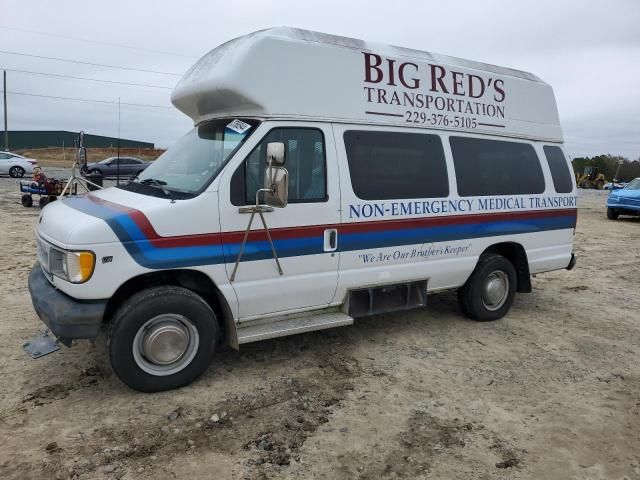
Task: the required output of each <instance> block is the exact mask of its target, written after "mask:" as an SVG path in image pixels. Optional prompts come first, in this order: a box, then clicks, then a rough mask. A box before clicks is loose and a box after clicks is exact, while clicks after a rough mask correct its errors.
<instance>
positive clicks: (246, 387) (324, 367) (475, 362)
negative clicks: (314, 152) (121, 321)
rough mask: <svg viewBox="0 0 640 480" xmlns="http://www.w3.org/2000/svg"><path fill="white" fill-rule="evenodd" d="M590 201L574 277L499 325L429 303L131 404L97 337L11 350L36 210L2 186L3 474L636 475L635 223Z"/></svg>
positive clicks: (639, 335)
mask: <svg viewBox="0 0 640 480" xmlns="http://www.w3.org/2000/svg"><path fill="white" fill-rule="evenodd" d="M47 170H48V173H49V174H51V175H55V174H62V173H64V172H63V171H60V172H57V171H56V172H54V171H53V169H47ZM605 197H606V194H605V193H604V192H590V191H589V192H580V199H579V206H580V212H579V217H578V228H577V232H576V246H575V249H576V253H577V254H578V256H579V259H578V264H577V267H576V268H575V269H574V270H573V271H571V272H568V271H558V272H553V273H549V274H544V275H538V276H537V277H536V278H534V279H533V293H531V294H520V295H518V296H517V298H516V302H515V304H514V307H513V309H512V311H511V313H510V314H509V315H508V316H507V317H506V318H504V319H502V320H500V321H497V322H492V323H476V322H472V321H469V320H466V319H465V318H463V317H462V315H461V313H460V311H459V309H458V306H457V303H456V297H455V294H454V293H444V294H438V295H433V296H430V297H429V298H430V305H429V306H428V307H427V308H426V309H422V310H416V311H412V312H409V313H400V314H390V315H381V316H376V317H373V318H370V319H367V320H363V321H358V322H357V323H356V325H354V326H351V327H344V328H340V329H336V330H330V331H324V332H317V333H310V334H304V335H298V336H294V337H289V338H283V339H276V340H269V341H264V342H260V343H256V344H250V345H248V346H246V347H243V348H242V350H241V351H240V352H234V351H232V350H229V349H227V348H222V349H220V350H219V351H218V352H217V353H216V355H215V358H214V361H213V362H212V364H211V367H210V368H209V370H208V371H207V373H206V374H205V375H204V376H203V377H202V378H201V379H200V380H198V381H197V382H195V383H194V384H193V385H191V386H189V387H186V388H183V389H180V390H177V391H172V392H165V393H161V394H140V393H137V392H134V391H132V390H130V389H128V388H127V387H125V386H124V385H123V384H122V383H120V382H119V381H118V380H117V378H115V376H114V375H113V374H112V373H111V371H110V369H109V367H108V364H107V360H106V356H105V353H104V343H103V342H101V341H98V342H97V343H96V344H95V345H92V344H89V343H80V344H78V345H76V346H74V347H73V348H72V349H66V348H63V349H62V350H61V351H60V352H56V353H54V354H52V355H49V356H47V357H44V358H42V359H40V360H37V361H34V360H31V359H30V358H28V357H27V355H26V354H25V353H24V352H23V351H22V349H21V345H22V342H23V341H24V340H25V339H27V338H29V337H30V336H32V335H33V334H34V333H36V332H37V331H38V329H39V328H40V327H41V324H40V322H39V320H38V319H37V317H36V315H35V314H34V312H33V310H32V307H31V303H30V299H29V295H28V292H27V288H26V278H27V273H28V271H29V269H30V268H31V265H32V264H33V262H34V258H35V245H34V241H33V228H34V224H35V221H36V219H37V215H38V209H36V208H32V209H25V208H23V207H22V206H21V205H20V203H19V200H20V196H19V194H18V187H17V183H16V181H15V180H13V179H7V178H2V179H0V222H1V225H0V239H1V240H2V242H1V244H2V250H1V251H0V271H1V272H2V275H1V277H0V278H1V280H0V281H1V285H0V307H1V309H2V312H3V313H4V314H3V315H2V320H1V322H0V348H1V350H0V351H2V352H3V360H4V361H3V362H2V363H1V364H0V379H1V380H0V386H1V388H0V439H2V440H1V442H0V478H2V479H13V478H15V479H30V478H33V479H42V478H60V479H66V478H77V479H94V478H98V479H99V478H107V479H120V478H122V479H134V478H135V479H139V478H141V479H144V478H153V479H164V478H192V479H209V478H247V479H266V478H286V479H288V478H300V479H307V478H327V479H333V478H337V479H351V478H358V479H378V478H411V479H414V478H451V479H454V478H455V479H459V478H464V479H483V480H484V479H507V478H508V479H512V478H516V479H519V478H521V479H525V478H527V479H539V478H545V479H551V478H553V479H567V478H580V479H600V478H618V479H623V478H628V479H640V429H639V428H638V427H639V426H640V367H639V364H638V355H639V354H640V315H639V313H638V312H639V311H640V308H639V307H640V296H639V295H638V285H639V284H640V268H639V267H638V265H639V263H640V221H639V220H637V219H623V220H619V221H616V222H612V221H608V220H606V218H605V215H604V213H605V211H604V202H605Z"/></svg>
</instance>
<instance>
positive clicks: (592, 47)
mask: <svg viewBox="0 0 640 480" xmlns="http://www.w3.org/2000/svg"><path fill="white" fill-rule="evenodd" d="M283 25H284V26H291V27H298V28H305V29H309V30H316V31H320V32H324V33H331V34H335V35H342V36H347V37H354V38H361V39H365V40H369V41H374V42H379V43H388V44H393V45H399V46H402V47H408V48H413V49H417V50H426V51H431V52H437V53H441V54H445V55H452V56H456V57H462V58H468V59H471V60H476V61H480V62H485V63H492V64H496V65H501V66H506V67H511V68H516V69H519V70H525V71H529V72H532V73H534V74H536V75H537V76H539V77H541V78H542V79H543V80H544V81H546V82H547V83H549V84H551V86H552V87H553V89H554V92H555V95H556V99H557V103H558V111H559V114H560V121H561V124H562V127H563V131H564V136H565V142H566V145H565V148H566V150H567V152H568V153H569V155H571V156H572V157H577V156H585V155H588V156H592V155H597V154H602V153H610V154H612V155H623V156H626V157H628V158H631V159H638V158H640V1H639V0H608V1H606V2H605V1H600V2H596V1H586V0H581V1H573V0H551V1H549V0H531V1H530V0H519V1H508V0H501V1H498V0H495V1H493V0H484V1H478V0H456V1H455V2H442V1H431V0H428V1H418V0H414V1H404V0H394V1H392V2H391V1H389V0H385V1H378V0H369V1H358V0H353V1H347V0H338V1H334V0H323V1H314V0H307V1H303V0H275V1H266V0H262V1H259V0H237V1H234V2H229V1H225V2H222V1H217V0H207V1H205V0H201V1H193V0H180V2H176V1H168V0H166V1H152V0H127V1H121V0H110V1H108V2H88V1H86V0H85V1H76V0H57V1H55V2H52V1H44V0H0V69H2V68H4V69H7V70H8V71H7V91H8V92H9V93H8V105H9V130H12V129H13V130H40V129H42V130H44V129H47V130H49V129H50V130H71V131H78V130H84V131H85V132H87V133H93V134H98V135H107V136H118V125H120V127H119V129H120V135H121V136H122V138H131V139H136V140H143V141H151V142H154V143H156V145H158V146H160V147H167V146H170V145H171V144H172V143H173V142H174V141H175V140H176V139H178V138H179V137H180V136H181V135H182V134H184V133H185V132H186V131H188V130H189V128H191V126H192V122H191V120H190V119H189V118H188V117H186V116H185V115H183V114H182V113H181V112H179V111H178V110H176V109H174V108H172V106H171V102H170V94H171V89H172V88H173V87H174V86H175V84H176V83H177V82H178V80H179V79H180V76H181V75H182V74H183V73H184V72H186V70H187V69H188V68H189V67H190V66H191V65H192V64H193V63H195V62H196V61H197V59H198V58H199V57H201V56H202V55H204V54H205V53H207V52H208V51H210V50H211V49H213V48H215V47H216V46H218V45H220V44H221V43H223V42H225V41H227V40H230V39H232V38H235V37H238V36H240V35H244V34H246V33H249V32H252V31H255V30H260V29H263V28H268V27H273V26H283ZM3 52H18V53H22V54H29V55H36V56H41V57H42V56H46V57H57V58H64V59H72V60H78V61H82V62H89V63H93V64H96V65H85V64H74V63H68V62H60V61H53V60H48V59H43V58H37V57H29V56H25V55H13V54H9V53H3ZM97 64H103V65H116V66H122V67H126V69H114V68H107V67H104V66H98V65H97ZM132 69H133V70H132ZM17 70H21V71H22V72H19V71H17ZM141 70H144V71H141ZM24 71H28V72H45V73H49V74H56V75H65V76H75V77H83V78H93V79H99V80H108V81H110V82H122V83H135V84H142V85H144V86H139V85H136V86H133V85H122V84H120V83H105V82H94V81H82V80H75V79H70V78H62V77H54V76H43V75H35V74H33V73H24ZM154 72H155V73H154ZM158 72H163V73H158ZM158 87H162V88H158ZM26 94H28V95H26ZM37 95H44V96H48V97H51V96H55V97H65V98H82V99H87V100H99V101H101V102H104V103H97V102H81V101H72V100H62V99H53V98H47V97H42V96H37ZM118 99H120V102H121V105H120V122H118V105H117V103H118ZM132 104H135V105H132ZM140 105H145V106H140ZM0 128H1V127H0Z"/></svg>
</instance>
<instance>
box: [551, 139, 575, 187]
mask: <svg viewBox="0 0 640 480" xmlns="http://www.w3.org/2000/svg"><path fill="white" fill-rule="evenodd" d="M544 155H545V157H547V163H548V164H549V170H551V178H553V186H554V187H555V189H556V192H557V193H570V192H571V191H573V182H572V181H571V173H570V172H569V165H567V160H566V159H565V158H564V154H563V153H562V150H561V149H560V147H553V146H551V145H545V147H544Z"/></svg>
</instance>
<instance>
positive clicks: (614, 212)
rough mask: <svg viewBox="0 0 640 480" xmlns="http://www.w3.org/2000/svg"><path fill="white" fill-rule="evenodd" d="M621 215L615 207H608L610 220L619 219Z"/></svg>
mask: <svg viewBox="0 0 640 480" xmlns="http://www.w3.org/2000/svg"><path fill="white" fill-rule="evenodd" d="M619 215H620V214H619V213H618V211H617V210H616V209H615V208H610V207H608V208H607V218H608V219H609V220H617V219H618V216H619Z"/></svg>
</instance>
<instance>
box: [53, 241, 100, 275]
mask: <svg viewBox="0 0 640 480" xmlns="http://www.w3.org/2000/svg"><path fill="white" fill-rule="evenodd" d="M95 265H96V256H95V254H94V253H93V252H89V251H66V250H59V249H57V248H52V249H51V251H50V252H49V271H50V272H51V274H53V275H55V276H56V277H60V278H62V279H63V280H66V281H68V282H71V283H84V282H86V281H87V280H89V279H90V278H91V275H93V269H94V267H95Z"/></svg>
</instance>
